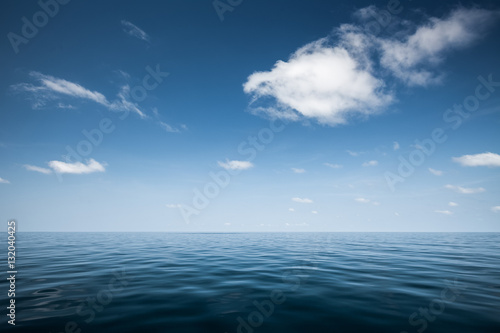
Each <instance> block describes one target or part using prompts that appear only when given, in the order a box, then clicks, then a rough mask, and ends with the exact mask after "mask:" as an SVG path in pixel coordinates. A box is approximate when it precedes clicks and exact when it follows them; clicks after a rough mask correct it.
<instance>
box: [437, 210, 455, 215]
mask: <svg viewBox="0 0 500 333" xmlns="http://www.w3.org/2000/svg"><path fill="white" fill-rule="evenodd" d="M434 212H435V213H439V214H444V215H453V213H452V212H450V211H449V210H435V211H434Z"/></svg>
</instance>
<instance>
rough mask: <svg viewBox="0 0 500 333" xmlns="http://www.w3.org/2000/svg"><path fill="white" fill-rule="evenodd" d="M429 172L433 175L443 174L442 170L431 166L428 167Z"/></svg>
mask: <svg viewBox="0 0 500 333" xmlns="http://www.w3.org/2000/svg"><path fill="white" fill-rule="evenodd" d="M429 172H430V173H432V174H433V175H434V176H442V175H443V171H441V170H436V169H433V168H429Z"/></svg>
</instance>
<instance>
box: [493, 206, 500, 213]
mask: <svg viewBox="0 0 500 333" xmlns="http://www.w3.org/2000/svg"><path fill="white" fill-rule="evenodd" d="M491 211H492V212H493V213H498V212H500V206H494V207H491Z"/></svg>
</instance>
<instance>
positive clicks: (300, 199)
mask: <svg viewBox="0 0 500 333" xmlns="http://www.w3.org/2000/svg"><path fill="white" fill-rule="evenodd" d="M292 201H295V202H298V203H307V204H310V203H313V201H312V200H311V199H308V198H292Z"/></svg>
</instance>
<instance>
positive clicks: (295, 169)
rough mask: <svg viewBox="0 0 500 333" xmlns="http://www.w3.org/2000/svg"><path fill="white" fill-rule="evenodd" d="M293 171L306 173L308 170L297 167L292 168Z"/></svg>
mask: <svg viewBox="0 0 500 333" xmlns="http://www.w3.org/2000/svg"><path fill="white" fill-rule="evenodd" d="M292 171H293V172H294V173H305V172H306V170H305V169H297V168H292Z"/></svg>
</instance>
